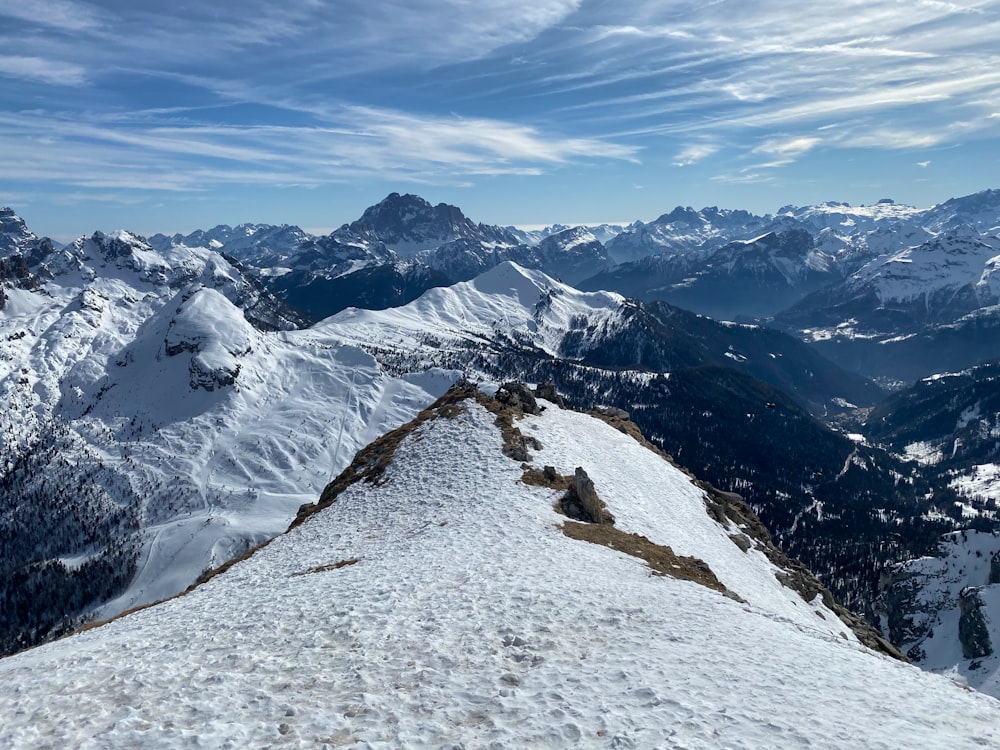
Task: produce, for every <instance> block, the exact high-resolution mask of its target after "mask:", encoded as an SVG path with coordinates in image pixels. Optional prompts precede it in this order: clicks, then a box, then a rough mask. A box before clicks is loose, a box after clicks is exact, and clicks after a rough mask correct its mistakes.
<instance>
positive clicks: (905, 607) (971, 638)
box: [886, 530, 1000, 697]
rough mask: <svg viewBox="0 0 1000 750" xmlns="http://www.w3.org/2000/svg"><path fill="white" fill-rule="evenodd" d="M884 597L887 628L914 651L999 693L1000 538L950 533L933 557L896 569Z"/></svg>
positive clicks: (926, 663) (930, 665)
mask: <svg viewBox="0 0 1000 750" xmlns="http://www.w3.org/2000/svg"><path fill="white" fill-rule="evenodd" d="M886 602H887V605H888V616H889V619H888V623H887V624H888V626H889V629H890V631H891V632H892V635H893V638H894V640H896V642H898V643H899V644H900V645H901V646H902V647H903V649H905V650H906V651H907V653H908V655H909V656H910V658H912V659H913V660H914V661H915V662H917V663H918V664H919V665H920V666H921V667H923V668H924V669H927V670H930V671H932V672H941V673H944V674H948V675H954V676H959V677H960V678H961V679H963V680H966V681H967V682H968V684H969V685H971V686H973V687H974V688H976V689H977V690H981V691H982V692H984V693H988V694H989V695H993V696H996V697H1000V537H998V536H997V535H996V534H992V533H984V532H980V531H971V530H970V531H962V532H958V531H956V532H953V533H951V534H948V535H946V536H945V537H944V538H943V539H942V540H941V543H940V545H939V549H938V551H937V555H936V556H933V557H931V556H928V557H922V558H920V559H917V560H912V561H910V562H908V563H906V564H905V565H902V566H900V567H899V568H898V569H897V570H896V571H895V572H894V574H893V576H892V582H891V585H890V586H889V587H888V589H887V591H886Z"/></svg>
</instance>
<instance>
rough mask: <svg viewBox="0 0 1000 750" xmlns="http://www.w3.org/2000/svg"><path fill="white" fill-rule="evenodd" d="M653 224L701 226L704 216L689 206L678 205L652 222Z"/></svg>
mask: <svg viewBox="0 0 1000 750" xmlns="http://www.w3.org/2000/svg"><path fill="white" fill-rule="evenodd" d="M652 223H653V224H684V225H687V226H692V227H694V226H700V225H701V224H702V217H701V214H699V213H698V212H697V211H695V210H694V209H693V208H691V207H690V206H688V207H687V208H685V207H684V206H677V207H676V208H675V209H674V210H673V211H671V212H670V213H668V214H663V215H662V216H660V217H659V218H658V219H656V220H655V221H653V222H652Z"/></svg>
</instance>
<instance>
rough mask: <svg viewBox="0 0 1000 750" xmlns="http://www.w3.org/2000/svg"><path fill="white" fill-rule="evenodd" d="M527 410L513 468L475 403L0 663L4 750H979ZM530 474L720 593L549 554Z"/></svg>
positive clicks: (612, 437) (722, 546) (752, 572)
mask: <svg viewBox="0 0 1000 750" xmlns="http://www.w3.org/2000/svg"><path fill="white" fill-rule="evenodd" d="M539 403H541V404H542V405H543V406H545V407H547V408H545V410H544V411H543V412H541V413H540V414H538V415H526V416H524V417H523V418H521V419H516V420H515V422H514V426H515V427H517V428H518V429H519V430H520V431H521V433H522V434H523V435H524V436H525V437H526V438H531V439H533V440H534V441H537V443H534V442H532V443H531V445H532V447H531V451H530V455H529V457H528V458H529V460H528V462H522V461H518V460H513V459H511V458H509V457H508V456H507V455H505V454H504V442H505V437H504V435H503V434H502V431H501V429H500V428H498V426H497V420H496V418H495V415H494V414H493V413H491V412H490V411H488V410H487V408H485V407H484V405H482V404H481V403H480V400H477V399H467V400H464V401H460V402H458V403H451V404H448V406H447V408H445V407H441V408H439V409H437V410H436V411H435V412H434V413H432V414H430V416H429V417H428V418H426V419H424V420H423V421H420V422H415V423H413V424H411V425H410V427H409V428H407V429H405V430H402V431H400V433H398V434H397V437H398V438H399V439H398V441H397V444H396V446H395V449H394V452H392V454H391V459H388V460H385V461H384V465H383V466H382V473H381V475H379V476H377V477H373V478H374V480H375V481H373V482H367V481H356V482H353V483H351V482H345V483H344V486H342V487H341V491H340V492H339V494H338V495H336V496H335V497H333V498H329V497H328V498H327V499H328V500H332V502H330V503H329V504H328V505H327V506H326V507H324V508H322V509H320V510H318V511H317V512H315V513H313V514H312V515H310V516H309V517H307V518H306V519H305V520H304V522H303V523H301V524H300V525H298V526H296V527H294V528H293V529H291V530H290V531H289V532H288V533H286V534H284V535H282V536H279V537H277V538H276V539H274V541H273V542H271V543H270V544H268V545H266V546H264V547H262V548H260V549H259V550H258V551H257V552H256V553H255V554H253V555H251V556H250V557H248V558H247V559H245V560H243V561H241V562H238V563H236V564H234V565H232V566H231V567H230V568H229V569H228V570H227V571H225V572H222V573H220V574H218V575H216V576H215V577H213V578H211V579H210V580H208V581H207V582H206V583H204V584H203V585H201V586H199V587H197V588H195V589H194V590H192V591H191V592H190V593H188V594H187V595H185V596H182V597H178V598H175V599H172V600H170V601H168V602H165V603H163V604H160V605H158V606H154V607H151V608H147V609H144V610H142V611H139V612H136V613H133V614H131V615H127V616H124V617H122V618H119V619H117V620H115V621H113V622H111V623H109V624H107V625H104V626H102V627H98V628H96V629H91V630H89V631H86V632H82V633H79V634H76V635H74V636H71V637H69V638H66V639H63V640H61V641H58V642H55V643H50V644H47V645H44V646H41V647H39V648H36V649H33V650H30V651H26V652H23V653H21V654H18V655H15V656H12V657H8V658H6V659H3V660H2V661H0V681H2V683H3V685H4V688H3V690H2V691H0V715H2V716H3V717H4V720H3V722H2V724H0V745H2V746H4V747H10V748H28V747H31V748H37V747H67V746H74V747H101V748H125V747H136V746H145V747H151V746H156V747H163V748H171V747H192V746H211V747H220V748H223V747H230V748H237V747H239V748H242V747H250V746H254V747H263V746H269V747H290V748H292V747H329V748H333V747H357V748H389V747H408V748H438V747H498V748H499V747H552V748H560V747H565V748H578V747H588V748H589V747H593V748H630V747H631V748H640V747H671V748H700V747H727V748H760V747H775V748H786V747H788V748H790V747H814V748H842V747H845V746H854V747H859V746H863V747H867V748H899V747H922V748H982V747H995V746H997V745H998V743H1000V729H998V728H997V727H998V725H997V721H996V718H997V715H998V713H997V712H998V710H1000V703H997V701H995V700H994V699H992V698H989V697H986V696H983V695H980V694H976V693H974V692H972V691H969V690H968V689H967V688H963V687H961V686H959V685H956V684H955V683H953V682H951V681H948V680H947V679H945V678H942V677H940V676H937V675H931V674H927V673H924V672H921V671H920V670H919V669H917V668H915V667H912V666H910V665H907V664H904V663H902V662H899V661H895V660H892V659H889V658H887V657H884V656H881V655H878V654H875V653H874V652H872V651H869V650H868V649H866V648H865V647H864V646H862V645H861V644H860V643H858V641H857V640H856V639H855V638H854V637H853V635H852V634H851V632H850V631H849V630H848V629H847V628H846V627H845V626H844V625H843V624H842V623H841V622H840V620H838V619H837V618H836V616H835V615H834V614H833V613H832V612H831V611H830V610H828V609H826V608H825V607H824V606H823V604H822V601H821V600H820V599H818V598H817V599H816V600H814V601H812V602H807V601H805V600H803V599H802V598H801V597H800V596H799V595H798V594H796V593H795V592H793V591H791V590H790V589H787V588H785V587H784V586H782V585H781V584H780V583H779V582H778V580H777V578H776V575H775V574H776V573H780V571H779V570H777V569H776V568H775V567H774V566H773V564H772V563H771V562H770V561H769V560H768V559H767V557H766V556H765V555H764V554H762V552H761V551H760V550H759V549H758V548H757V546H756V545H755V544H753V543H751V544H749V545H746V550H747V551H743V546H741V545H738V544H736V543H734V540H733V539H732V538H731V535H735V536H739V535H740V534H741V533H742V532H741V530H740V529H739V528H737V527H735V526H734V525H733V524H731V523H728V522H727V523H726V525H722V524H721V523H719V522H717V521H716V520H713V518H712V517H710V516H709V515H708V513H707V512H706V504H705V495H704V492H703V491H702V490H701V489H699V488H698V487H697V486H696V485H695V484H694V483H693V482H692V480H691V479H690V478H689V477H688V476H687V475H685V474H684V473H682V472H681V471H680V470H678V469H676V468H675V467H673V466H672V465H671V464H669V463H668V462H667V461H665V460H664V459H663V458H662V457H661V456H660V455H658V454H656V453H654V452H653V451H651V450H649V449H648V448H646V447H644V446H642V445H640V444H639V443H638V442H637V441H635V440H634V439H633V438H632V437H630V436H629V435H626V434H624V433H622V432H620V431H618V430H617V429H615V428H614V427H612V426H610V425H608V424H606V423H605V422H603V421H600V420H598V419H595V418H593V417H590V416H587V415H584V414H579V413H575V412H569V411H564V410H562V409H559V408H558V407H557V406H556V405H554V404H549V403H546V402H543V401H540V402H539ZM425 416H426V415H425ZM529 442H530V441H529ZM387 445H388V444H387V443H382V449H381V453H380V455H382V456H385V455H387V454H386V453H385V450H388V448H387V447H386V446H387ZM525 464H528V465H529V466H530V467H531V468H535V469H539V470H540V469H541V468H542V467H543V466H552V467H553V468H554V469H555V471H556V472H557V473H558V474H560V475H567V474H572V473H573V472H574V470H575V468H576V467H582V468H583V469H584V470H585V471H586V472H587V473H588V475H589V476H590V478H591V479H592V480H593V482H594V485H595V487H596V489H597V492H598V493H599V495H600V497H601V499H602V500H603V501H604V502H605V503H606V506H607V508H608V510H610V511H611V513H613V515H614V516H615V518H616V519H617V520H616V527H615V528H617V529H618V530H619V531H621V532H623V533H633V534H641V535H642V536H644V537H646V539H648V540H649V541H650V542H652V543H654V544H656V545H661V546H662V545H669V546H670V547H671V548H672V549H673V551H674V552H676V553H677V554H678V555H691V556H696V557H698V558H699V559H701V560H702V561H704V563H706V564H707V565H708V566H709V567H710V568H711V570H712V571H713V572H714V574H715V575H716V576H717V577H718V579H719V581H720V582H721V583H722V584H723V585H724V586H725V587H726V589H727V590H728V591H729V592H730V593H729V595H725V594H723V593H720V592H719V591H717V590H713V589H710V588H707V587H706V586H703V585H700V584H699V583H695V582H692V581H688V580H678V579H675V578H673V577H670V576H663V575H653V573H652V571H651V570H650V568H649V567H648V566H647V565H646V563H645V562H644V561H643V560H642V559H639V558H637V557H634V556H632V555H630V554H624V553H622V552H619V551H615V550H612V549H609V548H607V547H604V546H600V545H598V544H592V543H590V542H587V541H582V540H579V539H573V538H570V537H568V536H567V535H565V534H564V533H563V531H562V530H561V527H562V526H563V524H565V523H567V519H566V517H565V516H563V515H561V514H560V513H559V512H557V511H556V509H555V507H556V505H557V504H558V501H559V497H560V495H561V494H562V492H561V491H560V490H556V489H550V488H547V487H543V486H536V485H535V484H529V483H525V482H524V481H523V479H524V478H525V476H526V475H525V468H524V466H525ZM366 466H368V464H364V465H358V466H357V467H356V468H357V469H358V470H359V471H363V470H365V467H366Z"/></svg>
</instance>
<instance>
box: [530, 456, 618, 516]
mask: <svg viewBox="0 0 1000 750" xmlns="http://www.w3.org/2000/svg"><path fill="white" fill-rule="evenodd" d="M546 468H548V467H546ZM560 504H561V506H562V511H563V513H565V514H566V515H567V516H569V517H570V518H572V519H574V520H577V521H585V522H587V523H596V524H605V525H608V526H613V525H614V523H615V517H614V516H613V515H611V512H610V511H609V510H608V509H607V507H606V506H605V505H604V501H603V500H601V498H600V496H599V495H598V494H597V489H596V488H595V487H594V482H593V480H592V479H591V478H590V477H589V476H587V472H586V471H584V470H583V467H582V466H577V467H576V472H575V474H574V475H573V479H572V481H571V482H570V485H569V489H568V490H567V491H566V494H565V495H563V498H562V500H561V503H560Z"/></svg>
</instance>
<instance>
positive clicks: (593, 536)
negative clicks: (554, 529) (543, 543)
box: [561, 521, 727, 592]
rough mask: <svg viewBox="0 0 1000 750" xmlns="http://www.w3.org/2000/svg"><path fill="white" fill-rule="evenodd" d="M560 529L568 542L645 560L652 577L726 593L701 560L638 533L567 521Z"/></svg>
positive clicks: (706, 564) (720, 582)
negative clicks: (577, 542)
mask: <svg viewBox="0 0 1000 750" xmlns="http://www.w3.org/2000/svg"><path fill="white" fill-rule="evenodd" d="M561 528H562V532H563V533H564V534H565V535H566V536H568V537H569V538H570V539H577V540H579V541H582V542H590V543H591V544H600V545H601V546H603V547H610V548H611V549H613V550H616V551H618V552H624V553H625V554H626V555H631V556H632V557H637V558H639V559H640V560H644V561H645V562H646V564H647V565H649V567H650V568H651V569H652V571H653V574H654V575H661V576H670V577H671V578H678V579H680V580H682V581H694V582H695V583H700V584H701V585H702V586H706V587H707V588H710V589H713V590H715V591H719V592H726V591H727V589H726V587H725V586H724V585H723V584H722V581H720V580H719V579H718V578H716V577H715V573H713V572H712V569H711V568H710V567H708V563H706V562H705V561H704V560H701V559H699V558H697V557H686V556H683V555H677V554H675V553H674V551H673V550H672V549H671V548H670V547H668V546H666V545H662V544H656V543H654V542H651V541H650V540H649V539H647V538H646V537H644V536H642V535H641V534H629V533H628V532H626V531H621V530H620V529H617V528H615V527H614V526H608V525H604V524H591V523H579V522H577V521H566V522H565V523H563V525H562V527H561Z"/></svg>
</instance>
